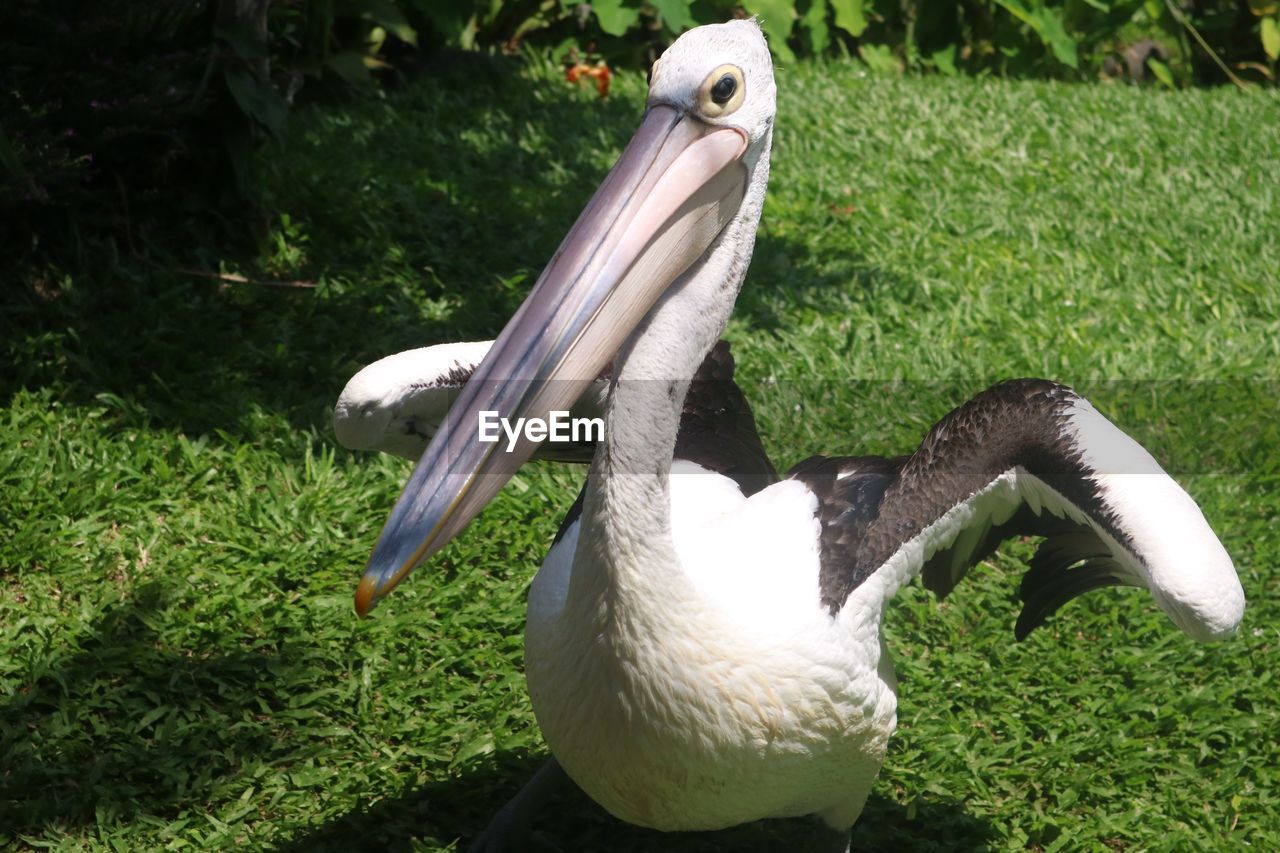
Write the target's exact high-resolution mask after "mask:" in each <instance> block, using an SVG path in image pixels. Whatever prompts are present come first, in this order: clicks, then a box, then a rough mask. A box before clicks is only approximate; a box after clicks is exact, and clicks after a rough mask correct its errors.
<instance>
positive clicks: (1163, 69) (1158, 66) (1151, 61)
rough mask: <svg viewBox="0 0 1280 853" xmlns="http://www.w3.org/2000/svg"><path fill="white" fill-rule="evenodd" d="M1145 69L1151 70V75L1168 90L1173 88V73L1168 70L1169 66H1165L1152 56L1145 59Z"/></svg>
mask: <svg viewBox="0 0 1280 853" xmlns="http://www.w3.org/2000/svg"><path fill="white" fill-rule="evenodd" d="M1147 67H1148V68H1150V69H1151V73H1152V75H1153V76H1154V77H1155V78H1156V79H1157V80H1159V81H1160V82H1161V83H1163V84H1164V85H1166V86H1168V87H1169V88H1170V89H1172V88H1173V85H1174V84H1173V72H1172V71H1170V70H1169V66H1167V65H1165V64H1164V63H1163V62H1161V61H1160V60H1159V59H1156V58H1155V57H1154V56H1148V57H1147Z"/></svg>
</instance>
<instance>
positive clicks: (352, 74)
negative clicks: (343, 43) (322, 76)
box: [324, 50, 373, 86]
mask: <svg viewBox="0 0 1280 853" xmlns="http://www.w3.org/2000/svg"><path fill="white" fill-rule="evenodd" d="M364 59H365V55H364V54H363V53H361V52H360V51H358V50H344V51H343V52H341V53H335V54H334V55H333V56H331V57H329V58H328V59H326V60H325V61H324V65H325V67H326V68H328V69H329V70H330V71H332V72H333V73H335V74H337V75H338V76H339V77H341V78H342V79H343V80H346V81H347V82H348V83H350V84H351V85H352V86H372V85H373V75H372V74H370V73H369V66H367V65H366V64H365V61H364Z"/></svg>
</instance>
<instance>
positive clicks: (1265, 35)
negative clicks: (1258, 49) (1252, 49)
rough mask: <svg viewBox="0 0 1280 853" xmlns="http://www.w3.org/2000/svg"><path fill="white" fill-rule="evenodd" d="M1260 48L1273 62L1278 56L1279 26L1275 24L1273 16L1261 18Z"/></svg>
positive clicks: (1279, 55)
mask: <svg viewBox="0 0 1280 853" xmlns="http://www.w3.org/2000/svg"><path fill="white" fill-rule="evenodd" d="M1262 49H1263V50H1265V51H1266V52H1267V58H1268V59H1270V60H1272V61H1273V62H1274V61H1275V60H1276V58H1277V57H1280V26H1277V25H1276V19H1275V18H1263V19H1262Z"/></svg>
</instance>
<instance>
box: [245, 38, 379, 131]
mask: <svg viewBox="0 0 1280 853" xmlns="http://www.w3.org/2000/svg"><path fill="white" fill-rule="evenodd" d="M357 56H359V54H357ZM222 78H223V79H224V80H225V81H226V83H227V91H229V92H230V93H231V97H232V98H233V99H234V100H235V102H236V105H237V106H238V107H240V110H241V111H242V112H243V113H244V114H245V115H247V116H250V117H251V118H253V120H254V121H256V122H257V123H258V124H260V125H262V126H263V127H265V128H266V129H267V130H268V131H269V132H270V133H271V134H273V135H274V134H277V133H279V132H280V127H281V125H283V124H284V117H285V115H287V114H288V112H289V106H288V105H287V104H286V103H285V102H284V98H282V97H280V93H279V92H277V91H276V89H275V87H274V86H272V85H271V84H270V83H263V82H262V81H260V80H259V79H258V78H257V77H255V76H253V75H252V74H250V73H249V72H248V71H246V70H244V69H243V68H228V69H227V70H226V71H224V72H223V74H222Z"/></svg>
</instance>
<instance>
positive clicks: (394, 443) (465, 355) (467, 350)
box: [333, 341, 608, 463]
mask: <svg viewBox="0 0 1280 853" xmlns="http://www.w3.org/2000/svg"><path fill="white" fill-rule="evenodd" d="M492 345H493V341H472V342H468V343H456V344H437V345H436V346H431V347H422V348H421V349H412V350H406V351H404V352H398V353H396V354H394V355H389V356H387V357H386V358H383V359H380V360H379V361H375V362H374V363H373V364H371V365H369V366H368V367H366V368H364V369H363V370H361V371H360V372H359V373H357V374H356V375H355V376H353V377H351V380H350V381H349V382H347V387H346V388H344V389H342V394H341V395H340V396H339V397H338V402H337V405H335V406H334V409H333V430H334V432H335V433H336V434H337V436H338V442H339V443H340V444H341V445H342V446H343V447H347V448H350V449H351V450H373V451H379V452H382V453H390V454H393V455H395V456H402V457H404V458H405V459H412V460H417V459H418V458H419V457H420V456H422V452H423V451H424V450H425V449H426V447H427V443H428V442H429V441H430V440H431V437H432V436H433V435H435V432H436V430H437V429H438V428H439V427H440V423H441V421H443V420H444V416H445V413H446V412H448V411H449V407H450V406H451V405H453V401H454V400H455V399H457V396H458V393H459V392H460V391H461V390H462V387H463V386H464V385H466V384H467V382H468V381H469V380H470V379H471V376H472V375H473V374H474V373H475V371H476V367H478V366H479V364H480V362H481V361H482V360H483V359H484V357H485V354H486V353H487V352H489V348H490V347H491V346H492ZM607 388H608V379H607V377H601V378H600V379H598V380H597V381H596V382H594V383H593V384H592V385H591V387H590V388H589V389H588V390H587V392H586V393H585V394H584V395H583V397H582V399H581V400H579V402H578V404H577V405H575V406H574V408H573V411H572V412H571V416H572V417H575V418H576V417H583V418H597V417H600V416H601V412H602V410H603V401H604V395H605V392H606V390H607ZM593 453H595V444H594V442H590V441H576V442H572V441H571V442H550V441H548V442H544V443H543V445H542V446H541V447H540V448H539V449H538V452H537V453H536V454H534V457H535V458H537V459H549V460H555V461H559V462H583V463H585V462H590V461H591V456H592V454H593Z"/></svg>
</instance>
